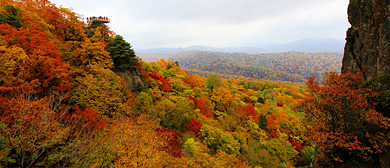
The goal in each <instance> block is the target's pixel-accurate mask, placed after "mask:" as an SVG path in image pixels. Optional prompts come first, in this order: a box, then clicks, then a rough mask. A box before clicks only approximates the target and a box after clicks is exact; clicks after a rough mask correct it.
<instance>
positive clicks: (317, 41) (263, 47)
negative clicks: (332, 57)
mask: <svg viewBox="0 0 390 168" xmlns="http://www.w3.org/2000/svg"><path fill="white" fill-rule="evenodd" d="M344 45H345V40H344V39H334V38H306V39H300V40H296V41H293V42H290V43H286V44H273V43H263V44H260V45H259V46H258V47H249V46H247V47H221V48H218V47H210V46H205V45H194V46H189V47H178V48H169V47H157V48H150V49H134V50H135V52H136V53H140V54H160V53H161V54H168V53H176V52H182V51H191V50H200V51H215V52H227V53H229V52H237V53H247V54H262V53H277V52H289V51H298V52H340V53H341V52H343V50H344Z"/></svg>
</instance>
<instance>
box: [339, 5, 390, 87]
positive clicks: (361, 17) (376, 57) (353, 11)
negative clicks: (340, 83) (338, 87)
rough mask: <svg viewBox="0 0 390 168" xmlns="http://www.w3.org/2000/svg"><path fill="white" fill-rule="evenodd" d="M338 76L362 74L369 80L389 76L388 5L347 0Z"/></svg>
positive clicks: (389, 29) (389, 22) (389, 36)
mask: <svg viewBox="0 0 390 168" xmlns="http://www.w3.org/2000/svg"><path fill="white" fill-rule="evenodd" d="M348 20H349V23H351V28H349V29H348V31H347V38H346V41H347V42H346V44H345V48H344V58H343V66H342V69H341V73H348V72H351V73H357V72H363V75H364V78H365V79H366V80H370V79H372V78H374V77H376V76H378V75H380V74H388V73H390V1H389V0H350V3H349V6H348Z"/></svg>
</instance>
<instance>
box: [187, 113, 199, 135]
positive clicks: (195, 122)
mask: <svg viewBox="0 0 390 168" xmlns="http://www.w3.org/2000/svg"><path fill="white" fill-rule="evenodd" d="M188 126H189V127H190V130H191V131H192V132H194V133H195V134H198V132H199V130H200V127H202V124H201V123H200V121H198V120H197V119H196V118H194V117H192V119H191V121H190V122H189V123H188Z"/></svg>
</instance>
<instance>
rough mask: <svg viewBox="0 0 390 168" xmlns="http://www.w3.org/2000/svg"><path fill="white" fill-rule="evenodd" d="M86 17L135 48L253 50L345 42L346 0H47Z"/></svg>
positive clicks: (346, 22)
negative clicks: (102, 21)
mask: <svg viewBox="0 0 390 168" xmlns="http://www.w3.org/2000/svg"><path fill="white" fill-rule="evenodd" d="M51 2H52V3H54V4H56V6H62V7H65V8H72V9H73V11H74V12H76V13H78V14H80V15H83V16H84V17H85V18H87V17H90V16H106V17H109V18H110V21H111V22H110V23H109V24H107V25H108V26H109V27H110V28H111V30H113V31H114V32H115V33H116V34H119V35H121V36H123V37H124V38H125V40H126V41H127V42H129V43H130V44H131V45H132V46H133V48H135V49H148V48H156V47H188V46H194V45H205V46H211V47H256V46H259V45H262V44H264V43H279V44H283V43H288V42H292V41H296V40H299V39H304V38H337V39H344V38H345V35H346V31H347V29H348V28H349V27H350V24H349V23H348V19H347V17H348V16H347V7H348V3H349V0H110V1H108V0H105V1H103V0H51Z"/></svg>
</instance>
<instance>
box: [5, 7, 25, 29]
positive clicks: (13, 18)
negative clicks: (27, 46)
mask: <svg viewBox="0 0 390 168" xmlns="http://www.w3.org/2000/svg"><path fill="white" fill-rule="evenodd" d="M19 18H20V9H19V8H17V7H14V6H13V5H5V6H3V9H0V24H5V23H8V24H9V25H10V26H12V27H15V28H20V27H22V23H21V22H20V20H19Z"/></svg>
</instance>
